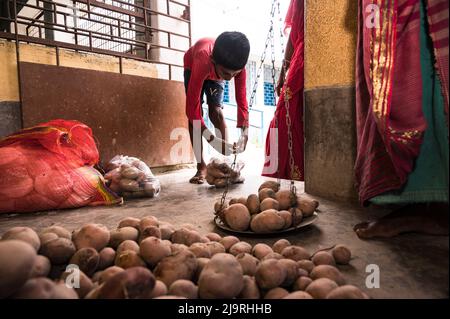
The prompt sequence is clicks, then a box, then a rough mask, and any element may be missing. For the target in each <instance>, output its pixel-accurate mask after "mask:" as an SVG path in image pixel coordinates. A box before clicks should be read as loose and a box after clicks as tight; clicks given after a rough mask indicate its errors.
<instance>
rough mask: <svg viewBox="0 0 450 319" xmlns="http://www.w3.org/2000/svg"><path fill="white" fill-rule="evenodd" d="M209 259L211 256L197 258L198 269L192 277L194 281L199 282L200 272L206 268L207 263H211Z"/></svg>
mask: <svg viewBox="0 0 450 319" xmlns="http://www.w3.org/2000/svg"><path fill="white" fill-rule="evenodd" d="M209 260H210V259H209V258H203V257H201V258H197V269H196V270H195V274H194V277H193V278H192V281H193V282H195V283H196V282H198V278H200V274H201V272H202V270H203V268H205V266H206V264H207V263H209Z"/></svg>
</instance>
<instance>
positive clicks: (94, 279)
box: [91, 270, 102, 283]
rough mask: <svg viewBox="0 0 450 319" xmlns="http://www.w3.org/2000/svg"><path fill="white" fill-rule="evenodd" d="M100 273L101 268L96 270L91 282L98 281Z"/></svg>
mask: <svg viewBox="0 0 450 319" xmlns="http://www.w3.org/2000/svg"><path fill="white" fill-rule="evenodd" d="M101 275H102V270H99V271H96V272H95V273H94V274H93V275H92V277H91V280H92V282H93V283H98V281H99V280H100V276H101Z"/></svg>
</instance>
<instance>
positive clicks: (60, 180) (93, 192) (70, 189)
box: [0, 120, 122, 213]
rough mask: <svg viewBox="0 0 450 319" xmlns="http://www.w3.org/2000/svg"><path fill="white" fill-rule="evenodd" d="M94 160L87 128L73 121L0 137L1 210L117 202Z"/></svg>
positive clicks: (119, 198) (24, 209)
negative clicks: (96, 167)
mask: <svg viewBox="0 0 450 319" xmlns="http://www.w3.org/2000/svg"><path fill="white" fill-rule="evenodd" d="M98 160H99V154H98V150H97V147H96V145H95V141H94V138H93V135H92V130H91V129H90V128H89V127H88V126H86V125H84V124H83V123H80V122H77V121H66V120H54V121H50V122H47V123H43V124H39V125H37V126H34V127H31V128H27V129H23V130H21V131H20V132H17V133H15V134H12V135H10V136H7V137H6V138H4V139H2V140H0V213H14V212H16V213H18V212H34V211H42V210H49V209H59V208H71V207H81V206H86V205H89V206H96V205H114V204H119V203H122V198H121V197H118V196H117V195H116V194H115V193H113V192H112V191H111V190H109V189H108V188H107V187H106V186H105V181H104V179H103V176H102V175H101V174H100V173H99V172H98V171H97V170H95V169H94V168H93V166H94V165H95V164H96V163H97V162H98Z"/></svg>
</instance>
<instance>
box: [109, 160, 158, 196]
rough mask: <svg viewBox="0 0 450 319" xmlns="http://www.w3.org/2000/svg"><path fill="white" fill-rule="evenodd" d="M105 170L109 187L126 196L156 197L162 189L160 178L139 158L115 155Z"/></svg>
mask: <svg viewBox="0 0 450 319" xmlns="http://www.w3.org/2000/svg"><path fill="white" fill-rule="evenodd" d="M105 170H106V174H105V179H106V180H107V183H108V186H109V188H110V189H111V190H112V191H114V192H115V193H117V194H118V195H121V196H123V197H125V198H140V197H156V196H158V195H159V192H160V191H161V184H160V182H159V180H158V179H157V178H156V177H155V176H154V175H153V173H152V171H151V170H150V168H149V167H148V166H147V164H145V163H144V162H143V161H141V160H140V159H139V158H136V157H130V156H124V155H117V156H114V157H113V158H112V159H111V160H110V161H109V162H108V164H106V167H105Z"/></svg>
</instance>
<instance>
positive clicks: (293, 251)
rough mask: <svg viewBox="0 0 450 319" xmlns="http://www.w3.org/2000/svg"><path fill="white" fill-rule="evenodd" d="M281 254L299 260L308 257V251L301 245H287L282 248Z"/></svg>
mask: <svg viewBox="0 0 450 319" xmlns="http://www.w3.org/2000/svg"><path fill="white" fill-rule="evenodd" d="M281 255H283V257H284V258H288V259H292V260H295V261H299V260H302V259H309V257H310V253H309V252H308V251H307V250H306V249H305V248H303V247H300V246H289V247H286V248H284V249H283V250H282V252H281Z"/></svg>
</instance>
